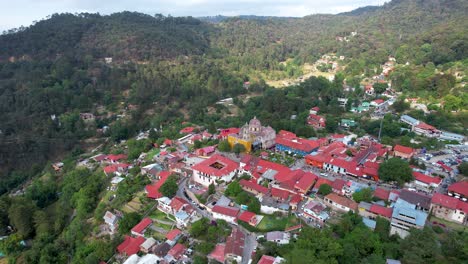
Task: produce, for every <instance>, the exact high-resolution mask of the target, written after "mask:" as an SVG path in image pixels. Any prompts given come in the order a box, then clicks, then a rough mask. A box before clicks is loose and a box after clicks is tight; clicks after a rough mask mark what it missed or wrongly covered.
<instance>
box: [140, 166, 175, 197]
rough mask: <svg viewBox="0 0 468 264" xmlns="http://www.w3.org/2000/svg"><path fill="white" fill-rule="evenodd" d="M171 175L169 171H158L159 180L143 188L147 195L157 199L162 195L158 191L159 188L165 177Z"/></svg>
mask: <svg viewBox="0 0 468 264" xmlns="http://www.w3.org/2000/svg"><path fill="white" fill-rule="evenodd" d="M170 175H171V172H169V171H161V172H160V173H159V177H161V179H159V181H157V182H156V183H154V184H151V185H146V187H145V190H146V192H147V197H148V198H151V199H158V198H161V197H162V194H161V193H160V192H159V188H161V186H162V185H163V184H164V183H165V182H166V180H167V178H169V176H170Z"/></svg>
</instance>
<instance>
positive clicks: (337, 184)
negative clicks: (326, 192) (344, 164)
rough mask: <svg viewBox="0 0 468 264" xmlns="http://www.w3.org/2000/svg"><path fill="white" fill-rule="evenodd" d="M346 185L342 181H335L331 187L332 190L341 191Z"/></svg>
mask: <svg viewBox="0 0 468 264" xmlns="http://www.w3.org/2000/svg"><path fill="white" fill-rule="evenodd" d="M345 185H346V181H345V180H342V179H335V180H334V181H333V183H332V185H331V187H332V189H334V190H338V191H341V190H342V189H343V187H344V186H345Z"/></svg>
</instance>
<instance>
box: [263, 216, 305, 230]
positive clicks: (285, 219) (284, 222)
mask: <svg viewBox="0 0 468 264" xmlns="http://www.w3.org/2000/svg"><path fill="white" fill-rule="evenodd" d="M299 223H300V222H299V219H297V218H296V217H295V216H292V215H291V216H274V215H265V216H264V217H263V219H262V221H261V222H260V223H259V224H258V226H257V228H256V229H258V230H259V231H261V232H269V231H276V230H278V231H284V230H285V229H286V228H288V227H291V226H295V225H298V224H299Z"/></svg>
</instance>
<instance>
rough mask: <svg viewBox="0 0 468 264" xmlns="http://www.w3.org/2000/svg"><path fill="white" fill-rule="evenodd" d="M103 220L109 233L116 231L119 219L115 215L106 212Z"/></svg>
mask: <svg viewBox="0 0 468 264" xmlns="http://www.w3.org/2000/svg"><path fill="white" fill-rule="evenodd" d="M103 219H104V222H105V223H106V224H107V225H108V226H109V230H110V233H111V234H113V233H114V232H115V230H117V228H118V227H119V225H118V221H119V218H118V217H117V216H116V215H115V214H113V213H111V212H109V211H106V213H105V214H104V217H103Z"/></svg>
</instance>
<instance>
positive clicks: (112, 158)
mask: <svg viewBox="0 0 468 264" xmlns="http://www.w3.org/2000/svg"><path fill="white" fill-rule="evenodd" d="M126 159H127V155H125V154H117V155H114V154H112V155H107V156H106V160H107V161H109V162H110V163H118V162H120V161H121V160H126Z"/></svg>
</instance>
